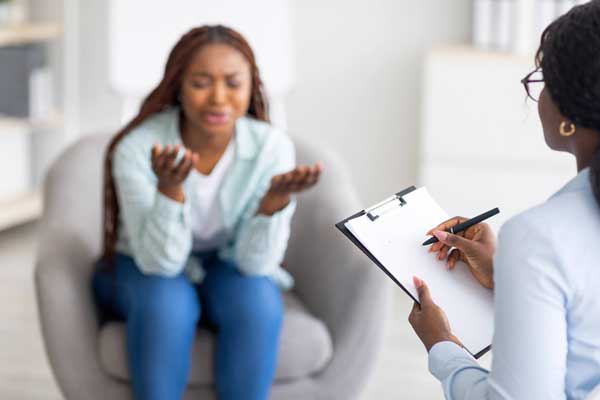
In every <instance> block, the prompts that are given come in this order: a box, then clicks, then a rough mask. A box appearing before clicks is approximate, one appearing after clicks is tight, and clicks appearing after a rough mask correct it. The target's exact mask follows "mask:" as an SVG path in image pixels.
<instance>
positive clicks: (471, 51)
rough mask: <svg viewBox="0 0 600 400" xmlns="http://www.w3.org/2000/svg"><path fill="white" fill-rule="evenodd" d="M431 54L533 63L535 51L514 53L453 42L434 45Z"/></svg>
mask: <svg viewBox="0 0 600 400" xmlns="http://www.w3.org/2000/svg"><path fill="white" fill-rule="evenodd" d="M431 54H434V55H453V56H463V57H464V56H467V57H476V58H485V59H492V60H497V61H516V62H520V63H521V62H523V63H529V64H532V65H533V61H534V57H535V53H534V52H532V53H531V55H521V54H515V53H512V52H509V51H499V50H483V49H479V48H477V47H474V46H470V45H466V44H462V45H461V44H455V45H440V46H435V47H433V48H432V50H431Z"/></svg>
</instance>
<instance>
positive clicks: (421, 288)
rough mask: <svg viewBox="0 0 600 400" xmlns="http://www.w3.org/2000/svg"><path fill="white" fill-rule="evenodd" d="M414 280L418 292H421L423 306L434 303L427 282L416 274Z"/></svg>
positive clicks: (420, 300)
mask: <svg viewBox="0 0 600 400" xmlns="http://www.w3.org/2000/svg"><path fill="white" fill-rule="evenodd" d="M413 282H414V284H415V287H416V288H417V293H418V294H419V303H420V304H421V308H423V307H427V306H429V305H430V304H432V303H433V300H432V299H431V293H429V287H428V286H427V284H426V283H425V282H424V281H423V280H422V279H419V278H417V277H416V276H414V277H413Z"/></svg>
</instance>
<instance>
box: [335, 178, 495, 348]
mask: <svg viewBox="0 0 600 400" xmlns="http://www.w3.org/2000/svg"><path fill="white" fill-rule="evenodd" d="M416 190H417V188H416V187H415V186H410V187H408V188H406V189H404V190H401V191H399V192H397V193H395V194H394V195H392V196H390V197H389V198H387V199H385V200H383V201H381V202H380V203H378V204H376V205H374V206H372V207H370V208H368V209H365V210H362V211H359V212H357V213H355V214H353V215H351V216H349V217H348V218H345V219H344V220H342V221H340V222H338V223H336V224H335V226H336V228H337V229H338V230H339V231H340V232H341V233H342V234H343V235H344V236H346V237H347V238H348V239H349V240H350V241H351V242H352V243H353V244H354V245H355V246H356V247H358V248H359V249H360V250H361V251H362V252H363V253H364V254H365V255H366V256H367V257H368V258H369V259H370V260H371V261H372V262H373V263H374V264H375V265H377V267H379V269H381V270H382V271H383V272H384V273H385V274H386V275H387V276H388V277H389V278H390V279H391V280H392V281H393V282H394V283H396V285H398V286H399V287H400V288H401V289H402V290H403V291H404V293H406V294H407V295H408V296H409V297H410V298H411V299H412V300H413V301H415V302H417V303H418V299H417V298H416V297H415V296H414V295H413V294H412V293H411V292H410V291H409V290H408V289H407V288H406V287H405V286H404V285H403V284H402V283H401V282H400V281H399V280H398V279H397V278H396V277H395V276H394V274H393V273H392V272H390V270H389V269H388V268H387V267H386V266H385V265H384V264H383V263H382V262H380V260H379V259H377V257H375V255H374V254H373V253H372V252H371V251H369V249H368V248H367V247H366V246H365V245H364V244H363V243H362V242H361V241H360V240H359V239H358V238H357V237H356V236H355V235H354V234H353V233H352V232H351V231H350V229H348V227H347V226H346V224H347V223H348V222H350V221H352V220H354V219H357V218H361V217H366V218H368V219H369V220H370V221H371V222H375V221H377V220H378V219H379V218H385V217H386V214H387V213H390V212H392V211H394V210H396V209H398V208H399V207H400V208H402V207H405V206H407V205H408V204H409V201H410V200H407V199H405V197H406V196H407V195H409V194H411V193H413V192H415V191H416ZM440 222H441V221H440ZM420 245H421V244H420V243H418V242H416V243H415V246H420ZM459 339H460V337H459ZM490 343H491V339H490ZM466 350H467V351H468V352H469V353H470V354H471V355H472V356H473V357H474V358H476V359H478V358H480V357H481V356H483V355H484V354H486V353H487V352H488V351H489V350H491V344H490V345H487V346H486V347H484V348H482V349H480V350H478V351H476V352H475V353H473V352H471V351H470V350H469V349H466Z"/></svg>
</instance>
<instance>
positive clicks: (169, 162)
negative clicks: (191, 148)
mask: <svg viewBox="0 0 600 400" xmlns="http://www.w3.org/2000/svg"><path fill="white" fill-rule="evenodd" d="M179 147H180V146H179V145H178V144H177V145H175V146H174V147H173V149H172V150H171V152H170V153H169V155H167V159H166V161H165V169H167V170H168V171H169V172H170V173H174V172H175V168H176V167H177V166H176V164H175V160H176V159H177V156H178V155H179Z"/></svg>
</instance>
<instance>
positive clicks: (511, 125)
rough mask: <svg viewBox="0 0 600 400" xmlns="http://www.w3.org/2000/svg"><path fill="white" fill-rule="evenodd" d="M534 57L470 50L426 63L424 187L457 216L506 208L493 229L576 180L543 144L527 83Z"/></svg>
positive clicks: (566, 159) (562, 157)
mask: <svg viewBox="0 0 600 400" xmlns="http://www.w3.org/2000/svg"><path fill="white" fill-rule="evenodd" d="M533 67H534V61H533V55H532V56H530V57H523V56H515V55H511V54H507V53H493V52H486V51H481V50H476V49H474V48H471V47H467V46H451V47H440V48H435V49H433V50H432V51H431V52H430V53H429V54H428V56H427V58H426V61H425V73H424V80H425V81H424V85H423V87H424V89H423V90H424V92H423V97H422V98H423V104H422V136H421V142H420V154H419V181H420V184H422V185H425V186H427V187H428V189H429V191H430V192H431V193H432V194H433V195H434V196H435V198H437V199H439V201H440V202H441V203H442V206H443V207H444V208H445V209H446V210H447V211H448V212H449V213H450V214H452V215H463V216H467V217H468V216H473V215H477V214H478V213H481V212H483V211H487V210H488V209H491V208H493V207H499V208H500V210H501V211H502V212H501V214H500V215H499V216H497V217H494V218H493V221H491V225H492V226H493V227H494V228H498V227H499V226H500V225H501V224H502V223H503V222H504V221H506V220H507V219H508V218H510V217H512V216H514V215H515V214H517V213H519V212H521V211H524V210H525V209H527V208H529V207H531V206H533V205H535V204H539V203H541V202H543V201H545V200H546V199H547V198H548V197H549V196H550V195H551V194H552V193H554V192H555V191H557V190H558V189H560V187H561V186H562V185H563V184H564V183H566V182H567V181H568V179H570V178H571V177H573V176H574V175H575V174H576V168H575V162H574V160H573V159H572V157H570V156H569V155H566V154H564V153H562V154H560V153H556V152H553V151H551V150H550V149H549V148H548V147H547V146H546V144H545V142H544V139H543V131H542V127H541V124H540V122H539V117H538V113H537V103H535V102H533V101H531V100H527V99H526V95H525V91H524V89H523V86H522V84H521V83H520V80H521V79H522V78H523V77H524V76H525V75H526V74H527V73H528V72H529V71H531V70H532V69H533Z"/></svg>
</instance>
